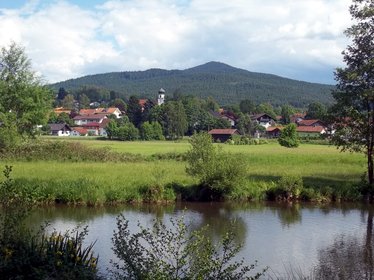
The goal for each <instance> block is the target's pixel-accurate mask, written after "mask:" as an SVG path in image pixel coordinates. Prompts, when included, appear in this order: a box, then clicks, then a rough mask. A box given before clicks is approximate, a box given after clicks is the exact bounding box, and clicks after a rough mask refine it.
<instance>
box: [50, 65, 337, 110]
mask: <svg viewBox="0 0 374 280" xmlns="http://www.w3.org/2000/svg"><path fill="white" fill-rule="evenodd" d="M51 87H52V88H53V89H55V90H56V91H57V90H58V89H59V88H61V87H63V88H65V89H66V90H68V91H70V92H72V93H73V94H75V95H76V96H75V97H76V98H79V96H77V95H79V94H83V93H84V94H85V95H90V94H91V95H92V96H89V97H90V98H91V100H92V99H95V98H94V96H93V95H95V93H90V92H88V94H87V91H86V92H85V91H84V90H82V89H85V88H86V89H87V88H92V87H94V88H97V90H98V91H100V92H101V96H100V97H101V98H102V99H104V100H105V99H110V98H111V99H113V98H112V97H114V96H116V97H121V98H123V99H127V98H129V97H130V96H131V95H137V96H138V97H139V98H154V97H155V94H157V92H155V91H157V90H158V89H159V88H161V87H163V88H166V89H167V92H168V94H169V95H172V94H174V93H180V94H191V95H193V96H197V97H200V98H206V97H208V96H212V97H214V98H215V99H216V100H217V102H218V103H219V104H221V105H227V104H233V103H239V102H240V101H241V100H243V99H251V100H253V101H254V102H256V103H264V102H269V103H271V104H272V105H273V106H281V105H283V104H285V103H288V104H291V105H292V106H294V107H298V108H304V107H306V106H307V105H308V104H309V103H311V102H313V101H316V100H319V101H320V102H322V103H330V102H331V100H332V97H331V94H330V91H331V89H332V86H329V85H322V84H316V83H307V82H301V81H296V80H291V79H286V78H282V77H279V76H275V75H270V74H262V73H253V72H249V71H246V70H242V69H238V68H234V67H231V66H229V65H226V64H223V63H218V62H210V63H207V64H204V65H201V66H197V67H194V68H190V69H186V70H162V69H150V70H146V71H134V72H113V73H106V74H96V75H90V76H85V77H81V78H78V79H71V80H67V81H64V82H59V83H56V84H53V85H51ZM78 92H79V93H78ZM96 97H97V96H96ZM95 101H97V100H95Z"/></svg>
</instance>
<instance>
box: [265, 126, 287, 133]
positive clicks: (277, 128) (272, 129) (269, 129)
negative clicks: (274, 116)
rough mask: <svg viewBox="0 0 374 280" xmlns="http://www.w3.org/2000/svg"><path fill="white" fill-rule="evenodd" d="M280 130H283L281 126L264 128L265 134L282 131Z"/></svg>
mask: <svg viewBox="0 0 374 280" xmlns="http://www.w3.org/2000/svg"><path fill="white" fill-rule="evenodd" d="M282 129H283V127H282V126H269V127H267V128H266V131H267V132H273V131H275V130H282Z"/></svg>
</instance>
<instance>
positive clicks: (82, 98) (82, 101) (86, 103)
mask: <svg viewBox="0 0 374 280" xmlns="http://www.w3.org/2000/svg"><path fill="white" fill-rule="evenodd" d="M90 103H91V101H90V99H89V98H88V96H87V95H85V94H84V93H82V94H80V95H79V108H80V109H85V108H90Z"/></svg>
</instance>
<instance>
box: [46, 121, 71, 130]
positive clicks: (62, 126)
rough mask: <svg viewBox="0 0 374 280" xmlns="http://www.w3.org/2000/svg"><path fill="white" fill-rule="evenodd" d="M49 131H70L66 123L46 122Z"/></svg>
mask: <svg viewBox="0 0 374 280" xmlns="http://www.w3.org/2000/svg"><path fill="white" fill-rule="evenodd" d="M48 126H49V127H50V129H51V131H59V130H65V131H71V128H70V126H68V125H67V124H66V123H50V124H48Z"/></svg>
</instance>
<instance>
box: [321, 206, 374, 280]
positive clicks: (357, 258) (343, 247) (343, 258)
mask: <svg viewBox="0 0 374 280" xmlns="http://www.w3.org/2000/svg"><path fill="white" fill-rule="evenodd" d="M373 213H374V211H373V209H369V210H368V213H367V224H366V234H365V236H364V238H362V239H360V238H359V237H355V236H349V237H347V236H341V237H339V238H337V239H336V240H335V241H334V243H333V244H332V245H331V246H329V247H327V248H325V249H322V250H320V251H319V264H318V265H317V267H316V268H315V271H314V272H315V275H316V278H317V279H352V280H355V279H357V280H366V279H367V280H369V279H374V267H373V264H374V263H373V249H374V248H373V246H374V244H373Z"/></svg>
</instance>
